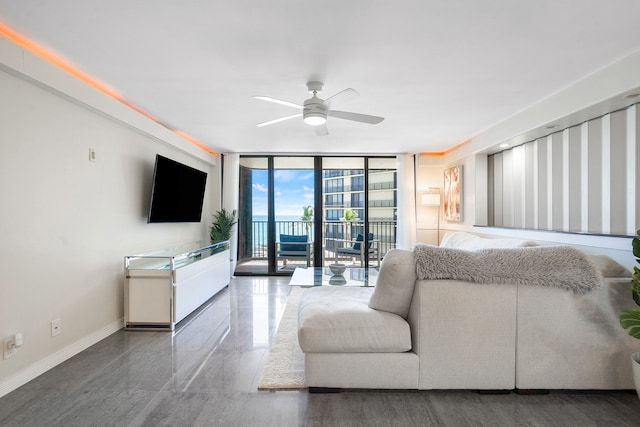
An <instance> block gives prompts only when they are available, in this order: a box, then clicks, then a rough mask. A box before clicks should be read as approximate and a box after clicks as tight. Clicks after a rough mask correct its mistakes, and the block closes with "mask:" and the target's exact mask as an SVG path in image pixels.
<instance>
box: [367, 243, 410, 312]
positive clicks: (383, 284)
mask: <svg viewBox="0 0 640 427" xmlns="http://www.w3.org/2000/svg"><path fill="white" fill-rule="evenodd" d="M415 283H416V262H415V258H414V255H413V252H412V251H408V250H404V249H392V250H390V251H389V252H387V254H386V255H385V257H384V260H382V264H381V265H380V273H379V274H378V280H377V281H376V287H375V288H374V291H373V294H372V295H371V299H370V300H369V307H370V308H373V309H376V310H382V311H388V312H390V313H395V314H397V315H398V316H400V317H402V318H403V319H406V318H407V315H408V314H409V306H410V305H411V298H412V297H413V288H414V287H415Z"/></svg>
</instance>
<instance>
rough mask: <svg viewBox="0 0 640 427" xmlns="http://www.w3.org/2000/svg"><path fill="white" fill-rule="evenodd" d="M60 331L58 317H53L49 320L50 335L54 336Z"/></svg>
mask: <svg viewBox="0 0 640 427" xmlns="http://www.w3.org/2000/svg"><path fill="white" fill-rule="evenodd" d="M60 332H62V326H61V324H60V319H54V320H52V321H51V336H52V337H55V336H56V335H60Z"/></svg>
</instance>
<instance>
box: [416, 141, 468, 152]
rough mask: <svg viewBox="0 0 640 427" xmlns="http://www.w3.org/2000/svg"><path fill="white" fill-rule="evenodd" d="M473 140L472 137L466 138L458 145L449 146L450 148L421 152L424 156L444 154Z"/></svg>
mask: <svg viewBox="0 0 640 427" xmlns="http://www.w3.org/2000/svg"><path fill="white" fill-rule="evenodd" d="M468 142H471V138H469V139H467V140H464V141H462V142H460V143H458V144H456V145H454V146H453V147H451V148H449V149H448V150H445V151H427V152H424V153H420V154H421V155H423V156H444V155H445V154H449V153H450V152H452V151H453V150H455V149H456V148H460V147H462V146H463V145H464V144H466V143H468Z"/></svg>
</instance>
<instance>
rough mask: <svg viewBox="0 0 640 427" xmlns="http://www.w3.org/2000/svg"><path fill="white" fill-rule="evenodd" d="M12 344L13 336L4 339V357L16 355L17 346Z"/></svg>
mask: <svg viewBox="0 0 640 427" xmlns="http://www.w3.org/2000/svg"><path fill="white" fill-rule="evenodd" d="M11 344H13V338H7V339H6V340H4V343H3V344H2V349H3V351H2V358H3V359H8V358H10V357H13V356H15V355H16V348H15V347H11Z"/></svg>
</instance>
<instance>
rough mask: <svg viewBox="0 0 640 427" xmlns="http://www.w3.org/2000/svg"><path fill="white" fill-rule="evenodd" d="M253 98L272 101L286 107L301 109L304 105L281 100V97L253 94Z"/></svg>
mask: <svg viewBox="0 0 640 427" xmlns="http://www.w3.org/2000/svg"><path fill="white" fill-rule="evenodd" d="M254 98H255V99H259V100H261V101H267V102H273V103H274V104H280V105H286V106H287V107H293V108H297V109H298V110H302V109H303V108H304V107H302V105H300V104H294V103H293V102H289V101H283V100H282V99H277V98H271V97H270V96H254Z"/></svg>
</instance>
